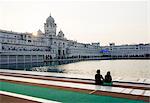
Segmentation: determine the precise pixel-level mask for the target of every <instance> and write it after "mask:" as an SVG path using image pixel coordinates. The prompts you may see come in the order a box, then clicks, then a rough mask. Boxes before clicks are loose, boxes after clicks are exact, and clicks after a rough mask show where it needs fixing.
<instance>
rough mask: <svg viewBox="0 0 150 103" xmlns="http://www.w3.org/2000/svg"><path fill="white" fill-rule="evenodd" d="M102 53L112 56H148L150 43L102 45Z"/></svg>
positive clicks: (149, 54)
mask: <svg viewBox="0 0 150 103" xmlns="http://www.w3.org/2000/svg"><path fill="white" fill-rule="evenodd" d="M101 48H102V50H101V51H102V52H103V53H102V52H101V53H102V54H103V55H104V56H111V57H113V58H150V44H133V45H115V43H110V45H109V46H103V47H101Z"/></svg>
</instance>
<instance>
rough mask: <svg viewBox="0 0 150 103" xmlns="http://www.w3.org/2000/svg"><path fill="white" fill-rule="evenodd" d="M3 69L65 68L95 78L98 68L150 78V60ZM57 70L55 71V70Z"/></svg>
mask: <svg viewBox="0 0 150 103" xmlns="http://www.w3.org/2000/svg"><path fill="white" fill-rule="evenodd" d="M0 68H1V69H17V70H18V69H19V70H30V71H31V70H33V71H36V70H37V71H38V69H40V70H42V71H45V72H49V69H53V68H54V69H57V70H60V71H61V70H63V74H67V75H78V76H84V77H89V78H94V75H95V73H96V70H97V69H100V70H101V74H102V75H103V76H104V75H105V74H106V72H107V71H110V72H111V75H112V77H113V78H118V77H121V78H148V79H150V60H93V61H80V62H75V63H69V64H62V65H58V63H50V64H46V66H45V64H36V65H33V64H32V65H31V64H28V65H27V64H21V65H20V64H19V65H4V66H1V67H0ZM53 72H55V71H53Z"/></svg>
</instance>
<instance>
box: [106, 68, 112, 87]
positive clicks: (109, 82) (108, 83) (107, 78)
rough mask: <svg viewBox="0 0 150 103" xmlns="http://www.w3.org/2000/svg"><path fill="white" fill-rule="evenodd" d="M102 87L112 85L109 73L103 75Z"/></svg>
mask: <svg viewBox="0 0 150 103" xmlns="http://www.w3.org/2000/svg"><path fill="white" fill-rule="evenodd" d="M104 85H112V77H111V75H110V71H108V72H107V74H106V75H105V80H104Z"/></svg>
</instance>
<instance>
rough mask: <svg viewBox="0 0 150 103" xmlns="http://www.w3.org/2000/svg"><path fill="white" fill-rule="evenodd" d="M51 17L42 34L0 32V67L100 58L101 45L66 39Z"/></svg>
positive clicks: (40, 32) (47, 20) (39, 32)
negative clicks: (1, 65) (56, 60)
mask: <svg viewBox="0 0 150 103" xmlns="http://www.w3.org/2000/svg"><path fill="white" fill-rule="evenodd" d="M56 29H57V25H56V23H55V20H54V18H53V17H52V16H51V15H50V16H49V17H48V18H47V19H46V23H44V30H45V33H43V32H42V31H41V30H39V31H37V35H36V36H35V35H33V33H18V32H12V31H6V30H0V64H10V63H28V62H30V63H31V62H44V61H49V60H54V59H70V58H71V59H73V58H77V59H82V58H84V59H94V58H99V57H100V52H99V50H100V46H99V43H92V44H83V43H78V42H76V41H73V40H68V39H66V38H65V35H64V33H63V32H62V30H60V31H59V32H58V34H56Z"/></svg>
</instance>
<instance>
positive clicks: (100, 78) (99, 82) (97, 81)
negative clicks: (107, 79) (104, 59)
mask: <svg viewBox="0 0 150 103" xmlns="http://www.w3.org/2000/svg"><path fill="white" fill-rule="evenodd" d="M103 81H104V78H103V76H102V75H101V74H100V70H97V74H95V84H96V85H102V84H103Z"/></svg>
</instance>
